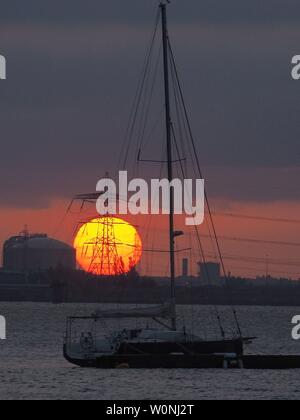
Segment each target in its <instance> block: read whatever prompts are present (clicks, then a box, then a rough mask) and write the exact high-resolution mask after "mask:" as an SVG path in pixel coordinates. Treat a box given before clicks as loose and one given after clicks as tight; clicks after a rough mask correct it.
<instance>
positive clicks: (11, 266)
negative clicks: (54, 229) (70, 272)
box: [3, 232, 76, 273]
mask: <svg viewBox="0 0 300 420" xmlns="http://www.w3.org/2000/svg"><path fill="white" fill-rule="evenodd" d="M58 267H64V268H68V269H75V268H76V252H75V249H73V248H72V247H70V246H69V245H67V244H65V243H63V242H60V241H58V240H56V239H52V238H49V237H48V236H47V235H46V234H35V235H31V234H29V233H27V232H25V233H24V234H22V235H20V236H14V237H12V238H10V239H8V240H7V241H6V242H5V244H4V247H3V270H4V271H6V272H17V273H32V272H37V271H46V270H49V269H50V268H53V269H55V268H58Z"/></svg>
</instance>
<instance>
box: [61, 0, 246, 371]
mask: <svg viewBox="0 0 300 420" xmlns="http://www.w3.org/2000/svg"><path fill="white" fill-rule="evenodd" d="M159 7H160V15H161V22H162V44H163V64H164V93H165V121H166V146H167V166H168V179H169V181H170V182H172V180H173V156H172V149H173V147H172V122H171V111H170V85H169V53H170V50H169V37H168V27H167V4H166V3H165V2H164V1H162V2H161V3H160V5H159ZM88 198H89V199H93V198H95V197H93V195H89V197H88ZM170 203H171V206H170V207H171V209H170V217H169V234H170V235H169V239H170V240H169V248H170V249H169V254H170V285H171V298H170V301H169V302H167V303H165V304H164V305H160V306H157V307H152V308H141V309H139V308H138V309H133V310H118V311H97V312H96V313H94V314H92V315H91V316H89V317H70V318H68V321H67V332H66V338H65V344H64V356H65V358H66V359H67V360H68V361H69V362H71V363H73V364H75V365H79V366H81V367H98V368H114V367H118V366H128V367H132V368H137V367H139V368H145V367H148V368H178V367H196V366H197V367H201V366H202V367H214V366H215V359H214V362H213V360H211V362H213V363H209V362H208V359H209V355H215V357H216V358H217V359H218V361H221V362H223V359H224V357H225V359H226V360H231V361H235V363H237V364H238V363H240V364H241V357H242V355H243V344H244V339H243V337H242V335H241V334H240V335H239V336H238V337H234V338H232V339H225V338H224V339H222V340H220V341H205V340H202V339H201V338H200V337H197V336H195V335H194V334H192V333H189V332H188V331H186V330H185V329H184V330H179V329H178V326H177V313H176V274H175V239H176V237H177V236H178V234H179V233H178V232H176V230H175V224H174V191H173V189H172V188H171V189H170ZM121 318H124V319H130V318H139V319H141V318H145V319H147V318H148V319H152V320H154V321H155V322H157V324H158V325H159V326H160V328H149V327H147V328H144V329H123V330H121V331H117V332H114V333H112V334H111V335H110V336H109V337H105V338H104V339H97V338H96V337H95V335H94V334H93V332H92V329H91V331H89V332H82V333H81V334H79V336H78V335H76V338H75V340H74V334H73V332H72V327H73V325H74V323H76V322H80V321H82V320H85V321H87V320H88V321H91V322H92V323H93V324H94V326H96V325H97V324H99V322H100V321H101V320H104V319H121ZM199 356H201V357H199Z"/></svg>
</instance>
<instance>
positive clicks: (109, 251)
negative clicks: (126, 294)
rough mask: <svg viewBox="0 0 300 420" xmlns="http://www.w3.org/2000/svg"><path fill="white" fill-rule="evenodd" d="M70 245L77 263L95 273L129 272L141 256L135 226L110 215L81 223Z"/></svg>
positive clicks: (106, 274) (120, 273) (140, 246)
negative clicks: (74, 250)
mask: <svg viewBox="0 0 300 420" xmlns="http://www.w3.org/2000/svg"><path fill="white" fill-rule="evenodd" d="M74 248H75V249H76V254H77V263H78V264H79V266H80V267H81V268H82V269H83V270H84V271H87V272H89V273H92V274H96V275H99V276H118V275H122V274H126V273H129V272H130V271H131V270H132V269H133V268H134V267H135V266H136V265H137V264H138V263H139V261H140V259H141V257H142V241H141V238H140V235H139V234H138V232H137V230H136V228H135V227H134V226H132V225H131V224H129V223H127V222H125V221H124V220H121V219H118V218H116V217H111V216H107V217H102V218H98V219H93V220H91V221H90V222H88V223H86V224H84V225H83V226H81V228H80V229H79V231H78V233H77V235H76V238H75V240H74Z"/></svg>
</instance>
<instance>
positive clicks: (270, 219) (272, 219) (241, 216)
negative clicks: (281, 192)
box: [212, 212, 300, 224]
mask: <svg viewBox="0 0 300 420" xmlns="http://www.w3.org/2000/svg"><path fill="white" fill-rule="evenodd" d="M212 214H213V215H214V216H222V217H231V218H236V219H248V220H260V221H264V222H274V223H290V224H300V220H299V219H284V218H275V217H264V216H251V215H247V214H237V213H222V212H212Z"/></svg>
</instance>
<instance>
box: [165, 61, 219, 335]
mask: <svg viewBox="0 0 300 420" xmlns="http://www.w3.org/2000/svg"><path fill="white" fill-rule="evenodd" d="M171 68H172V66H171ZM173 82H174V80H173ZM171 130H172V134H173V138H174V143H175V147H176V152H177V154H178V160H179V162H180V169H181V173H182V176H183V178H184V179H185V170H184V167H183V164H182V160H181V159H180V151H179V148H178V142H177V139H176V133H175V131H174V126H173V124H171ZM195 228H196V226H195ZM196 232H197V233H198V243H199V249H200V253H201V255H202V259H203V261H205V256H204V249H203V246H202V242H201V239H200V235H199V231H198V229H197V228H196ZM205 270H206V275H207V279H208V281H211V278H210V274H209V270H208V267H207V265H206V264H205ZM214 310H215V313H216V316H217V320H218V324H219V328H220V332H221V335H222V337H223V338H225V330H224V328H223V325H222V321H221V316H220V312H219V310H218V307H217V306H216V305H214Z"/></svg>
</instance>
